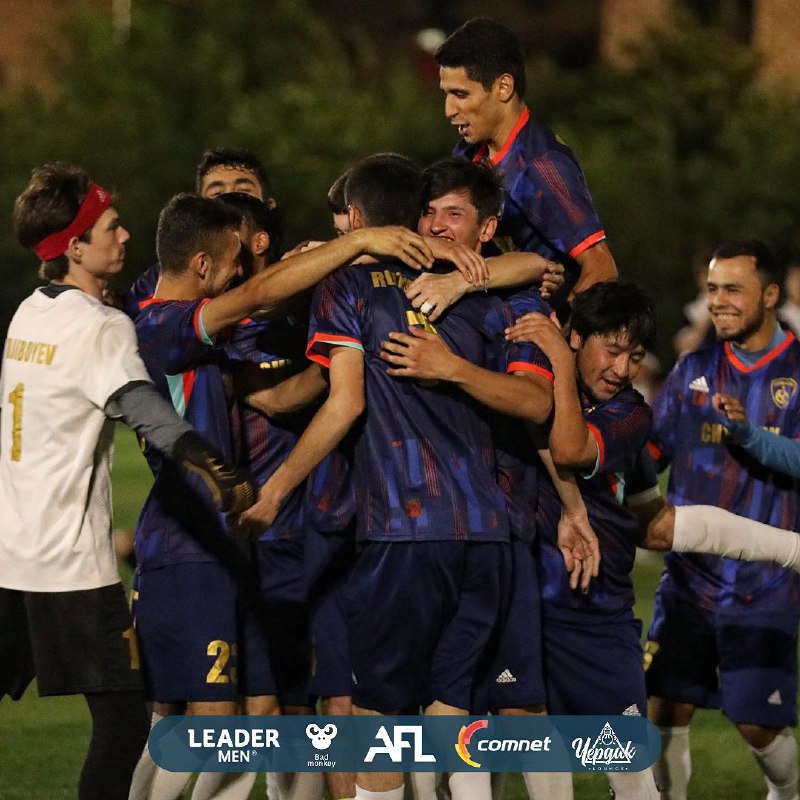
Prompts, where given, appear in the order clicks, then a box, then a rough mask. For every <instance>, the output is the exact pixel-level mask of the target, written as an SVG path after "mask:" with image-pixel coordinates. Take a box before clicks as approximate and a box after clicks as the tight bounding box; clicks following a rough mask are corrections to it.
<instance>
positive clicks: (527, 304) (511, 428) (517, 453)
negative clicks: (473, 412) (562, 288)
mask: <svg viewBox="0 0 800 800" xmlns="http://www.w3.org/2000/svg"><path fill="white" fill-rule="evenodd" d="M501 296H502V293H501ZM504 299H505V301H506V303H507V304H508V306H509V308H510V309H511V313H512V315H513V317H514V319H515V320H517V319H519V318H520V317H521V316H523V314H529V313H531V312H534V311H535V312H538V313H540V314H544V315H545V316H549V315H550V306H548V305H547V303H545V301H544V300H542V296H541V295H540V294H539V290H538V289H536V288H531V289H524V290H523V291H515V292H514V293H513V294H510V295H508V296H507V297H505V298H504ZM539 357H540V359H541V362H540V364H541V366H542V370H541V374H542V375H543V376H544V377H546V378H547V379H548V380H549V381H551V382H552V381H553V373H552V371H551V368H550V364H549V362H548V361H547V359H546V357H545V356H544V355H543V354H541V353H540V354H539ZM491 425H492V431H493V433H494V438H495V446H496V448H497V474H498V482H499V484H500V488H501V490H502V492H503V495H504V496H505V498H506V503H507V504H508V513H509V522H510V524H511V535H512V536H514V537H517V538H519V539H523V540H525V541H529V542H530V541H533V538H534V536H535V535H536V506H537V504H538V500H539V472H540V470H542V469H543V465H542V462H541V461H540V460H539V456H538V455H537V453H536V445H535V444H534V442H533V440H532V439H531V437H530V436H529V435H528V431H527V430H526V427H525V424H524V423H523V422H522V420H519V419H515V418H513V417H508V416H505V415H503V414H494V418H493V420H492V422H491Z"/></svg>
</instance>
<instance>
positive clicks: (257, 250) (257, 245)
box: [250, 231, 269, 256]
mask: <svg viewBox="0 0 800 800" xmlns="http://www.w3.org/2000/svg"><path fill="white" fill-rule="evenodd" d="M250 249H251V250H252V251H253V255H257V256H263V255H264V253H266V252H267V250H269V234H268V233H267V232H266V231H257V232H256V233H255V234H254V235H253V237H252V239H251V240H250Z"/></svg>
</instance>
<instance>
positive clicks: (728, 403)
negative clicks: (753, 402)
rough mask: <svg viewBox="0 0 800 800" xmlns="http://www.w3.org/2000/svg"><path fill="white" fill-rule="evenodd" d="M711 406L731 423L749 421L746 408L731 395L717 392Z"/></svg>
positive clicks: (712, 398)
mask: <svg viewBox="0 0 800 800" xmlns="http://www.w3.org/2000/svg"><path fill="white" fill-rule="evenodd" d="M711 405H712V406H713V407H714V409H715V410H716V411H719V413H720V414H722V415H723V416H724V417H725V418H726V419H728V420H730V421H731V422H744V421H745V420H746V419H747V413H746V412H745V410H744V406H743V405H742V404H741V403H740V402H739V400H737V399H736V398H735V397H732V396H731V395H729V394H723V393H722V392H717V393H716V394H714V395H712V397H711Z"/></svg>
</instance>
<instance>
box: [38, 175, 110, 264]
mask: <svg viewBox="0 0 800 800" xmlns="http://www.w3.org/2000/svg"><path fill="white" fill-rule="evenodd" d="M110 205H111V195H110V193H109V192H107V191H106V190H105V189H103V188H102V187H101V186H98V185H97V184H96V183H90V184H89V192H88V194H87V195H86V197H85V198H84V199H83V202H82V203H81V207H80V208H79V209H78V214H77V216H76V217H75V219H74V220H72V222H70V224H69V225H67V227H66V228H64V230H63V231H56V232H55V233H51V234H50V235H49V236H46V237H45V238H44V239H42V241H41V242H39V244H37V245H36V247H34V248H33V250H34V252H35V253H36V255H37V256H39V258H40V259H41V260H42V261H50V260H51V259H53V258H58V257H59V256H62V255H64V253H66V251H67V248H68V247H69V243H70V241H71V240H72V237H73V236H81V235H83V234H84V233H86V231H88V230H89V228H91V227H92V226H93V225H94V224H95V222H97V220H98V219H100V217H101V216H102V214H103V212H104V211H105V210H106V209H107V208H108V207H109V206H110Z"/></svg>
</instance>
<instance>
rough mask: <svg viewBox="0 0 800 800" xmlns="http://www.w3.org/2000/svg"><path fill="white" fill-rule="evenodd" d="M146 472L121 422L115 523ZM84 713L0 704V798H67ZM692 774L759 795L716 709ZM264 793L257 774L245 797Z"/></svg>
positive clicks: (645, 613)
mask: <svg viewBox="0 0 800 800" xmlns="http://www.w3.org/2000/svg"><path fill="white" fill-rule="evenodd" d="M149 486H150V473H149V471H148V469H147V467H146V465H145V462H144V459H143V457H142V455H141V453H140V452H139V451H138V447H137V445H136V442H135V439H134V437H133V434H131V432H130V431H128V430H127V429H125V428H121V429H120V430H119V432H118V435H117V450H116V454H115V460H114V505H115V525H117V526H119V527H127V528H132V527H133V525H134V524H135V522H136V516H137V514H138V511H139V508H140V507H141V503H142V501H143V499H144V497H145V496H146V494H147V490H148V488H149ZM660 573H661V557H660V556H658V555H653V554H646V555H645V557H644V558H642V559H639V561H638V562H637V565H636V568H635V571H634V577H635V582H636V587H637V596H638V600H639V602H638V605H637V613H638V615H639V616H640V617H641V618H642V619H643V620H644V621H645V629H646V627H647V622H648V621H649V619H650V617H651V614H652V598H653V595H654V593H655V588H656V585H657V583H658V578H659V575H660ZM88 737H89V715H88V711H87V710H86V706H85V703H84V701H83V698H82V697H55V698H47V699H45V700H42V699H40V698H38V697H37V696H36V693H35V691H33V690H29V691H28V692H27V694H26V695H25V697H23V698H22V700H20V701H19V702H18V703H12V702H11V701H10V700H8V698H5V699H4V700H3V701H2V702H0V800H67V799H68V798H74V797H75V787H76V785H77V782H78V773H79V771H80V765H81V762H82V760H83V756H84V753H85V751H86V747H87V744H88ZM692 761H693V777H692V781H691V783H690V785H689V788H690V795H689V796H690V798H698V800H699V799H700V798H702V800H731V798H736V800H763V798H764V796H765V795H766V790H765V786H764V783H763V779H762V777H761V774H760V772H759V770H758V768H757V767H756V764H755V762H754V761H753V759H752V756H751V755H750V753H749V750H748V749H747V746H746V745H745V744H744V742H743V741H742V740H741V739H740V737H739V735H738V733H737V732H736V730H735V729H734V727H733V726H732V725H731V724H730V723H728V722H727V721H726V720H725V718H724V717H723V716H722V715H721V714H719V713H717V712H706V711H698V712H697V714H696V716H695V721H694V723H693V725H692ZM263 797H264V784H263V779H261V778H260V779H259V781H258V782H257V784H256V788H255V789H254V790H253V792H252V794H251V798H258V799H259V800H261V799H262V798H263ZM505 797H506V800H526V798H527V794H526V793H525V789H524V787H523V784H522V781H521V779H520V778H519V776H516V775H512V776H509V780H508V782H507V788H506V794H505ZM575 797H576V800H600V799H601V798H607V797H608V783H607V781H606V779H605V777H604V776H603V775H595V774H579V775H576V776H575Z"/></svg>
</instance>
